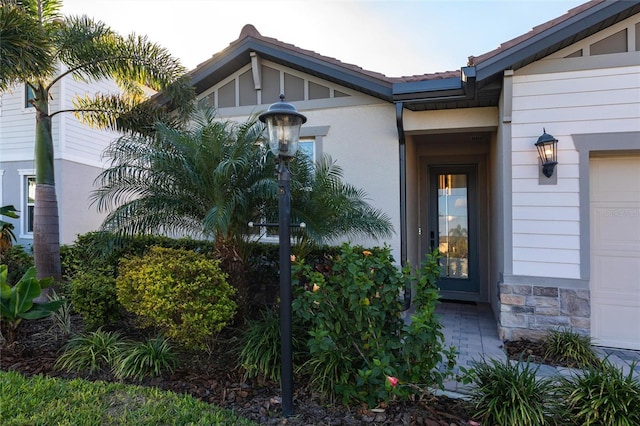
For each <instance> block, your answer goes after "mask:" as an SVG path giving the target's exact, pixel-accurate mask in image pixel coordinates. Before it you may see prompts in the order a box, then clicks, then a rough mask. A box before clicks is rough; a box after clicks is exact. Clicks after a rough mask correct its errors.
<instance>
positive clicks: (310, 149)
mask: <svg viewBox="0 0 640 426" xmlns="http://www.w3.org/2000/svg"><path fill="white" fill-rule="evenodd" d="M298 151H300V152H301V153H303V154H304V155H306V156H307V157H309V159H310V160H311V162H312V163H315V162H316V160H317V158H316V141H315V139H300V141H299V142H298Z"/></svg>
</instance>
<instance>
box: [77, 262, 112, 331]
mask: <svg viewBox="0 0 640 426" xmlns="http://www.w3.org/2000/svg"><path fill="white" fill-rule="evenodd" d="M69 286H70V287H71V300H72V302H73V309H74V310H75V311H76V312H78V313H79V314H80V315H82V318H83V319H84V322H85V325H86V327H87V329H88V330H96V329H98V328H100V327H103V326H107V325H110V324H112V323H114V322H116V321H118V320H119V319H120V317H121V310H122V305H121V304H120V302H118V296H117V292H116V279H115V278H114V277H112V276H110V275H108V274H107V275H105V274H103V273H100V272H82V273H79V274H78V275H76V277H75V278H74V279H73V281H71V283H70V284H69Z"/></svg>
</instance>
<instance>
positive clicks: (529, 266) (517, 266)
mask: <svg viewBox="0 0 640 426" xmlns="http://www.w3.org/2000/svg"><path fill="white" fill-rule="evenodd" d="M513 270H514V271H518V272H517V274H518V275H528V276H532V277H550V278H575V277H576V275H580V266H579V265H570V264H568V263H553V262H534V261H530V260H529V261H526V262H520V261H515V260H514V262H513Z"/></svg>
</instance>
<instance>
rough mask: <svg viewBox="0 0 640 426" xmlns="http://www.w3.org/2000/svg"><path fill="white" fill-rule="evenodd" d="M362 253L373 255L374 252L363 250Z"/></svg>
mask: <svg viewBox="0 0 640 426" xmlns="http://www.w3.org/2000/svg"><path fill="white" fill-rule="evenodd" d="M362 254H364V255H365V256H371V255H372V254H373V253H371V252H370V251H369V250H365V251H363V252H362Z"/></svg>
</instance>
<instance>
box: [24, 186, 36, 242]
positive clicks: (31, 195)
mask: <svg viewBox="0 0 640 426" xmlns="http://www.w3.org/2000/svg"><path fill="white" fill-rule="evenodd" d="M25 179H26V187H27V199H26V200H25V202H26V204H25V207H26V208H25V209H24V210H23V211H25V212H27V214H26V215H25V223H24V225H25V226H24V229H25V230H26V232H27V233H28V234H32V233H33V212H34V210H35V206H36V177H35V176H27V177H26V178H25Z"/></svg>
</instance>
